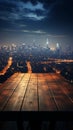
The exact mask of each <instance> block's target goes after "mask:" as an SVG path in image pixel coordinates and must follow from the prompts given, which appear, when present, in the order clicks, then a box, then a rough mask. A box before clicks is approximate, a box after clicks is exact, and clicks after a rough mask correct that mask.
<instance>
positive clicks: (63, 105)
mask: <svg viewBox="0 0 73 130" xmlns="http://www.w3.org/2000/svg"><path fill="white" fill-rule="evenodd" d="M52 78H53V79H54V80H55V85H54V86H52V87H51V88H50V89H51V92H52V95H53V97H54V100H55V102H56V104H57V107H58V110H59V111H69V110H70V111H71V110H73V104H72V102H71V101H70V100H69V98H68V97H67V95H66V94H65V93H64V91H63V90H62V89H61V88H62V87H63V86H61V84H60V81H61V79H59V80H58V77H57V76H56V75H52ZM61 82H63V81H61ZM63 89H64V87H63Z"/></svg>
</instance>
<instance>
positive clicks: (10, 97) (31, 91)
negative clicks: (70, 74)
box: [0, 73, 73, 111]
mask: <svg viewBox="0 0 73 130" xmlns="http://www.w3.org/2000/svg"><path fill="white" fill-rule="evenodd" d="M0 111H73V85H72V84H69V83H68V82H67V81H66V80H65V79H64V78H63V77H62V76H60V75H59V74H55V73H15V74H13V75H12V76H11V77H10V78H9V79H7V80H6V81H5V82H4V83H3V84H1V85H0Z"/></svg>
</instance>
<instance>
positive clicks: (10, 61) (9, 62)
mask: <svg viewBox="0 0 73 130" xmlns="http://www.w3.org/2000/svg"><path fill="white" fill-rule="evenodd" d="M12 62H13V61H12V57H9V59H8V63H7V65H6V66H5V68H4V69H3V70H2V71H1V72H0V75H4V74H5V73H6V71H7V70H8V69H9V68H10V66H11V65H12Z"/></svg>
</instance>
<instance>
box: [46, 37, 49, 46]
mask: <svg viewBox="0 0 73 130" xmlns="http://www.w3.org/2000/svg"><path fill="white" fill-rule="evenodd" d="M46 47H47V48H49V41H48V38H47V41H46Z"/></svg>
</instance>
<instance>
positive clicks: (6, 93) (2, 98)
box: [0, 90, 13, 111]
mask: <svg viewBox="0 0 73 130" xmlns="http://www.w3.org/2000/svg"><path fill="white" fill-rule="evenodd" d="M12 92H13V90H3V91H2V93H1V95H0V111H2V110H3V108H4V106H5V104H6V103H7V101H8V99H9V97H10V96H11V95H12Z"/></svg>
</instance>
